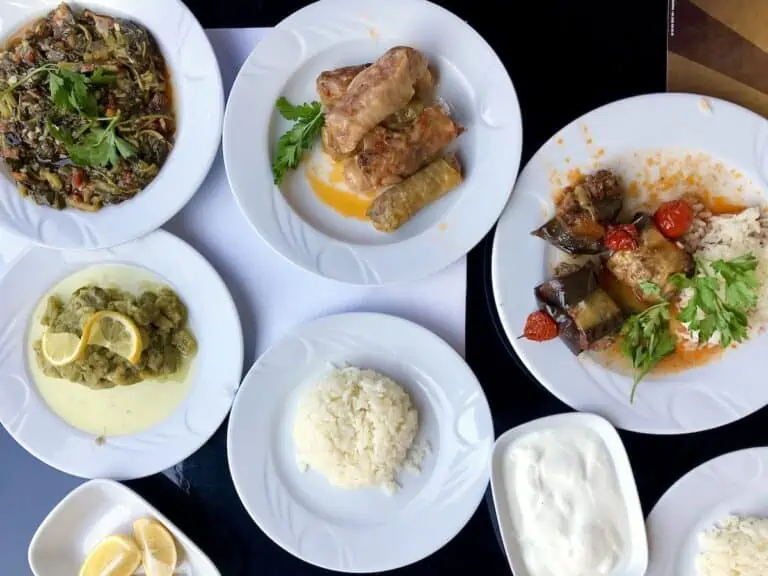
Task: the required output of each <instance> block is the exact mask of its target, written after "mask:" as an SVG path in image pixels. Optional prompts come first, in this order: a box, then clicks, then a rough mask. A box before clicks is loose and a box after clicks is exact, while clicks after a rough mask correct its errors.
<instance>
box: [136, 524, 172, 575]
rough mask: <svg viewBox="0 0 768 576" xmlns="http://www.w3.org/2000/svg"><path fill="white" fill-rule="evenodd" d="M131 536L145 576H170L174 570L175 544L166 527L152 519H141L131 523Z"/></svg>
mask: <svg viewBox="0 0 768 576" xmlns="http://www.w3.org/2000/svg"><path fill="white" fill-rule="evenodd" d="M133 534H134V536H135V537H136V541H137V542H138V543H139V546H140V547H141V552H142V559H141V562H142V564H143V565H144V572H146V573H147V576H171V575H172V574H173V571H174V570H176V562H177V555H176V543H175V542H174V540H173V536H171V534H170V532H168V530H167V529H166V527H165V526H163V525H162V524H161V523H160V522H158V521H157V520H153V519H152V518H141V519H139V520H136V522H134V523H133Z"/></svg>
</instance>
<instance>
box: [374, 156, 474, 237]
mask: <svg viewBox="0 0 768 576" xmlns="http://www.w3.org/2000/svg"><path fill="white" fill-rule="evenodd" d="M461 181H462V177H461V164H460V163H459V159H458V158H457V157H456V155H455V154H448V155H446V156H445V157H444V158H438V159H437V160H435V161H434V162H432V163H431V164H428V165H427V166H426V167H425V168H422V169H421V170H419V171H418V172H416V174H414V175H413V176H411V177H410V178H406V179H405V180H403V181H402V182H400V183H399V184H395V185H394V186H390V187H389V188H387V189H386V190H384V192H382V193H381V194H379V195H378V196H377V197H376V199H375V200H374V201H373V203H372V204H371V206H370V208H368V217H369V218H370V219H371V222H372V223H373V225H374V227H375V228H376V229H377V230H379V231H380V232H394V231H395V230H397V229H398V228H400V226H402V225H403V224H405V223H406V222H407V221H408V220H410V219H411V218H413V216H414V215H415V214H416V213H417V212H418V211H419V210H422V209H423V208H425V207H426V206H428V205H429V204H431V203H432V202H435V201H436V200H439V199H440V198H442V197H443V196H445V195H446V194H447V193H448V192H450V191H451V190H453V189H454V188H456V187H457V186H458V185H459V184H461Z"/></svg>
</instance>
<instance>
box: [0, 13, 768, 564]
mask: <svg viewBox="0 0 768 576" xmlns="http://www.w3.org/2000/svg"><path fill="white" fill-rule="evenodd" d="M385 1H386V0H382V2H385ZM186 2H187V4H188V5H189V6H190V8H191V9H192V11H193V12H194V13H195V14H196V15H197V17H198V19H199V20H200V21H201V23H202V24H203V26H204V27H206V28H216V27H251V26H254V27H255V26H273V25H274V24H276V23H277V22H279V21H280V20H281V19H282V18H284V17H286V16H288V15H289V14H290V13H291V12H293V11H294V10H296V9H298V8H300V7H301V6H303V5H304V4H306V2H302V1H300V0H248V1H242V0H239V1H236V0H215V1H212V0H186ZM438 3H439V4H441V5H443V6H445V7H446V8H448V9H450V10H451V11H453V12H455V13H456V14H458V15H459V16H460V17H462V18H463V19H465V20H467V21H468V22H469V24H470V25H472V26H473V27H474V28H475V29H476V30H477V31H478V32H479V33H480V34H482V35H483V36H484V37H485V38H486V39H487V40H488V42H489V43H490V44H491V46H492V47H493V48H494V49H495V50H496V52H497V53H498V54H499V56H500V58H501V60H502V61H503V62H504V64H505V65H506V67H507V70H508V71H509V74H510V76H511V77H512V80H513V82H514V84H515V87H516V89H517V92H518V96H519V99H520V104H521V107H522V111H523V126H524V147H523V165H524V164H525V162H526V161H527V160H528V159H529V158H530V157H531V156H532V155H533V153H534V152H535V151H536V149H537V148H538V147H539V146H540V145H541V144H543V143H544V142H545V141H546V140H547V139H548V138H549V137H550V136H551V135H552V134H553V133H554V132H555V131H556V130H558V129H559V128H561V127H562V126H564V125H565V124H567V123H568V122H570V121H571V120H573V119H574V118H576V117H578V116H580V115H581V114H583V113H585V112H587V111H589V110H591V109H593V108H595V107H598V106H600V105H602V104H605V103H608V102H611V101H613V100H616V99H619V98H624V97H627V96H632V95H636V94H642V93H648V92H659V91H663V90H664V80H665V59H666V26H667V23H666V12H667V0H645V1H644V2H637V3H632V5H631V6H630V5H622V4H624V3H621V2H616V1H615V0H590V1H589V2H573V1H572V0H550V1H546V2H545V1H541V0H539V1H535V0H526V1H518V2H513V1H511V0H507V1H506V2H505V1H502V0H495V1H491V0H449V1H440V2H438ZM492 234H493V233H491V234H489V236H488V237H487V238H486V239H485V240H484V241H483V242H481V243H480V244H479V245H478V246H477V247H476V248H475V249H474V250H473V251H472V253H471V254H470V256H469V265H468V289H467V334H466V342H467V343H466V349H467V359H468V362H469V364H470V365H471V367H472V368H473V370H474V371H475V373H476V374H477V376H478V378H479V379H480V382H481V383H482V385H483V388H484V389H485V392H486V395H487V397H488V401H489V403H490V406H491V411H492V413H493V419H494V425H495V428H496V431H497V434H501V433H502V432H503V431H505V430H507V429H508V428H511V427H513V426H515V425H517V424H520V423H522V422H524V421H527V420H531V419H534V418H537V417H540V416H544V415H547V414H553V413H557V412H564V411H566V410H568V407H567V406H565V405H563V404H562V403H560V402H559V401H558V400H556V399H555V398H554V397H553V396H552V395H551V394H549V393H548V392H547V391H546V390H545V389H544V388H543V387H542V386H540V385H539V384H538V383H537V382H536V381H535V380H534V379H533V378H531V377H530V375H528V374H527V373H526V372H525V370H524V369H523V368H522V367H521V365H520V363H519V362H518V360H517V359H516V357H515V356H514V353H513V352H512V351H511V348H510V346H509V344H508V343H507V341H506V339H505V336H504V334H503V331H502V330H501V327H500V324H499V322H498V317H497V315H496V312H495V307H494V303H493V296H492V294H491V288H490V250H491V241H492ZM765 414H766V412H765V410H763V411H761V412H758V413H757V414H754V415H752V416H751V417H749V418H746V419H744V420H742V421H740V422H737V423H735V424H732V425H729V426H727V427H724V428H720V429H716V430H713V431H709V432H704V433H699V434H695V435H681V436H673V437H668V436H649V435H642V434H635V433H626V432H621V435H622V438H623V440H624V442H625V445H626V447H627V450H628V452H629V455H630V459H631V461H632V465H633V468H634V471H635V475H636V478H637V483H638V488H639V491H640V496H641V500H642V504H643V508H644V511H645V513H646V514H647V513H648V512H650V510H651V508H652V507H653V505H654V504H655V502H656V501H657V500H658V499H659V497H660V496H661V495H662V494H663V493H664V491H665V490H666V489H667V488H668V487H669V486H670V485H671V484H672V483H673V482H674V481H675V480H677V479H678V478H679V477H680V476H682V475H683V474H684V473H686V472H687V471H689V470H690V469H692V468H694V467H695V466H696V465H698V464H700V463H701V462H703V461H705V460H708V459H709V458H712V457H714V456H717V455H719V454H722V453H725V452H729V451H731V450H735V449H738V448H744V447H748V446H753V445H760V444H768V431H765V430H764V428H763V427H762V426H761V425H760V424H761V420H763V419H764V418H765ZM225 437H226V423H225V424H224V425H223V426H222V428H221V429H220V430H219V431H218V432H217V433H216V435H215V436H214V437H213V438H212V439H211V440H210V441H209V442H208V443H207V444H206V445H205V446H204V447H203V448H202V449H201V450H200V451H199V452H197V453H196V454H195V455H194V456H192V457H191V458H190V459H189V460H187V461H186V462H185V463H184V466H183V470H184V473H183V474H184V477H183V478H177V479H176V482H173V481H171V480H170V479H169V478H168V477H167V476H164V475H157V476H153V477H150V478H146V479H142V480H137V481H132V482H129V483H128V485H129V486H131V487H132V488H134V489H135V490H137V491H138V492H139V493H140V494H142V495H143V496H144V497H146V498H147V499H148V500H149V501H150V502H152V503H153V504H154V505H156V506H157V507H158V508H159V509H160V510H162V511H163V512H164V513H165V514H167V515H168V516H169V517H170V518H171V519H172V520H173V521H174V522H176V523H177V525H178V526H179V527H180V528H181V529H182V530H184V531H185V532H187V534H188V535H189V536H190V537H191V538H192V539H193V540H195V541H196V542H197V543H198V544H199V545H200V546H201V547H202V548H203V549H204V550H205V551H206V552H207V553H208V554H209V555H210V557H211V559H212V560H213V561H214V562H215V563H216V564H217V565H218V566H219V568H220V570H221V571H222V574H224V576H238V575H241V574H243V575H251V574H259V575H265V576H266V575H271V574H275V575H277V574H279V575H297V576H300V575H303V574H321V573H323V572H324V571H323V570H320V569H317V568H314V567H312V566H310V565H308V564H305V563H303V562H302V561H300V560H298V559H296V558H294V557H293V556H291V555H290V554H288V553H287V552H284V551H283V550H282V549H281V548H279V547H278V546H276V545H275V544H273V543H272V542H271V541H270V540H269V538H268V537H267V536H266V535H265V534H263V533H262V532H261V531H260V530H259V529H258V528H257V527H256V525H255V524H254V523H253V522H252V521H251V519H250V517H249V516H248V514H247V513H246V511H245V510H244V508H243V507H242V506H241V504H240V502H239V500H238V498H237V494H236V493H235V489H234V486H233V485H232V481H231V479H230V477H229V471H228V466H227V461H226V446H225ZM0 514H2V511H0ZM493 515H494V513H493V508H492V504H491V502H490V494H487V495H486V499H485V501H484V502H483V503H482V504H481V505H480V507H479V509H478V511H477V513H476V514H475V515H474V516H473V518H472V519H471V520H470V522H469V524H468V525H467V526H466V527H465V529H464V530H463V531H462V532H461V533H460V534H459V535H458V536H457V537H456V538H454V540H453V541H451V542H450V543H449V544H447V545H446V546H445V547H444V548H443V549H442V550H440V551H438V552H437V553H435V554H434V555H432V556H430V557H429V558H427V559H425V560H422V561H421V562H418V563H416V564H414V565H412V566H410V567H407V568H405V569H402V570H399V571H397V572H396V573H397V574H403V575H406V574H414V575H415V574H451V573H455V572H459V571H461V572H465V571H466V570H468V569H469V570H470V572H471V573H475V572H477V571H480V572H481V573H482V574H488V575H495V574H504V573H509V568H508V566H507V563H506V560H505V558H504V554H503V552H502V550H501V548H500V547H499V544H498V540H497V534H496V531H495V529H494V525H493V520H492V518H493ZM0 572H2V571H1V570H0ZM393 574H394V573H393ZM12 576H15V575H12Z"/></svg>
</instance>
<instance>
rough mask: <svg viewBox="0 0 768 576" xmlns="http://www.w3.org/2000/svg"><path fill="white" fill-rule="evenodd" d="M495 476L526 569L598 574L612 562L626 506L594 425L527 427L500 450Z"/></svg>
mask: <svg viewBox="0 0 768 576" xmlns="http://www.w3.org/2000/svg"><path fill="white" fill-rule="evenodd" d="M501 477H502V485H503V490H504V492H505V501H506V502H507V505H508V507H509V514H510V517H511V520H512V526H513V530H514V537H515V539H516V540H517V542H518V545H519V548H520V554H521V556H522V560H523V562H524V564H525V567H526V569H527V573H528V574H529V575H530V576H602V575H607V574H611V573H612V572H614V571H615V570H616V569H617V568H618V567H620V565H621V563H622V561H623V560H624V558H625V557H626V555H627V551H628V548H629V547H630V534H629V514H628V510H627V506H626V504H625V502H624V499H623V497H622V492H621V489H620V485H619V478H618V475H617V472H616V468H615V465H614V462H613V460H612V458H611V455H610V453H609V451H608V448H607V446H606V445H605V442H604V441H603V439H602V438H601V436H600V435H599V434H598V433H597V432H595V431H594V430H592V429H589V428H586V427H561V428H554V429H549V430H542V431H536V432H530V433H528V434H526V435H524V436H523V437H521V438H520V439H519V440H517V441H515V442H513V443H512V444H510V445H509V447H508V448H507V450H506V451H505V453H504V454H503V455H502V466H501Z"/></svg>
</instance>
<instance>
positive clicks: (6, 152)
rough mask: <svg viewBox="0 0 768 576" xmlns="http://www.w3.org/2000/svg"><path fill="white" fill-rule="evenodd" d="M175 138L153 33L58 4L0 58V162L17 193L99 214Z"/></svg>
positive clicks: (139, 180)
mask: <svg viewBox="0 0 768 576" xmlns="http://www.w3.org/2000/svg"><path fill="white" fill-rule="evenodd" d="M175 130H176V124H175V115H174V112H173V106H172V97H171V84H170V80H169V78H168V72H167V68H166V64H165V60H164V59H163V56H162V54H161V53H160V50H159V49H158V46H157V44H156V42H155V40H154V39H153V38H152V36H151V35H150V33H149V32H148V31H147V30H146V29H145V28H143V27H142V26H140V25H138V24H136V23H134V22H130V21H127V20H123V19H119V18H112V17H110V16H104V15H100V14H95V13H94V12H91V11H90V10H81V11H73V10H72V9H71V8H70V7H69V6H68V5H67V4H61V5H60V6H59V7H58V8H56V9H55V10H54V11H53V12H51V13H49V14H48V15H47V16H45V17H44V18H42V19H40V20H38V21H37V22H35V23H33V24H32V25H30V26H28V27H27V28H25V29H24V30H23V31H22V32H20V33H19V34H17V35H16V36H15V37H14V38H13V39H12V40H11V41H10V42H9V44H8V45H7V46H6V49H5V51H3V52H0V154H2V156H3V158H4V160H5V162H6V164H7V165H8V167H9V168H10V171H11V173H12V175H13V177H14V179H15V180H16V183H17V187H18V189H19V191H20V192H21V194H22V195H24V196H26V197H29V198H31V199H33V200H34V201H35V202H37V203H38V204H42V205H45V206H51V207H53V208H59V209H61V208H65V207H73V208H78V209H81V210H87V211H91V212H92V211H96V210H99V209H100V208H102V207H103V206H105V205H109V204H119V203H121V202H124V201H126V200H129V199H130V198H133V197H134V196H135V195H136V194H138V193H139V192H140V191H141V190H143V189H144V188H146V186H147V185H148V184H149V183H150V182H152V180H153V179H154V178H155V176H156V175H157V173H158V172H159V170H160V168H161V167H162V166H163V164H164V163H165V160H166V158H167V157H168V154H169V153H170V151H171V148H172V146H173V141H174V134H175Z"/></svg>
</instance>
